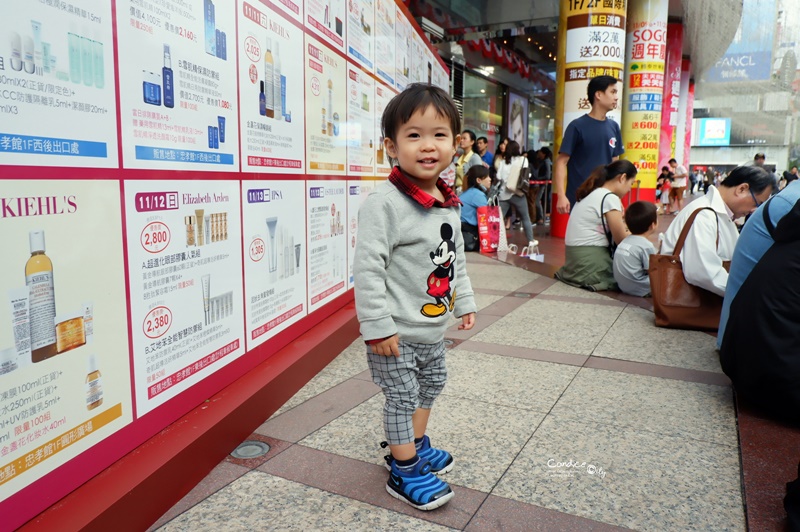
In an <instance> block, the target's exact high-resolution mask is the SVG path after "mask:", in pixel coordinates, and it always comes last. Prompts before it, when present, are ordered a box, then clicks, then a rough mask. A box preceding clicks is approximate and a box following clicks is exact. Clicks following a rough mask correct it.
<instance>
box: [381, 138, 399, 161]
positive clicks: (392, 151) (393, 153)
mask: <svg viewBox="0 0 800 532" xmlns="http://www.w3.org/2000/svg"><path fill="white" fill-rule="evenodd" d="M383 147H384V148H385V149H386V153H387V154H388V155H389V157H391V158H392V159H397V147H396V146H395V145H394V142H393V141H392V139H390V138H389V137H386V138H385V139H383Z"/></svg>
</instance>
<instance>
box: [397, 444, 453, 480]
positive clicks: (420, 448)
mask: <svg viewBox="0 0 800 532" xmlns="http://www.w3.org/2000/svg"><path fill="white" fill-rule="evenodd" d="M388 446H389V444H388V443H387V442H385V441H382V442H381V447H382V448H384V449H385V448H386V447H388ZM416 447H417V456H419V457H420V459H421V460H427V461H428V462H430V463H431V473H433V474H434V475H444V474H445V473H447V472H448V471H450V470H451V469H453V457H452V455H451V454H450V453H448V452H447V451H443V450H442V449H437V448H435V447H431V440H430V438H428V435H427V434H426V435H425V436H423V437H422V441H421V442H419V443H418V444H417V445H416ZM383 459H384V460H385V461H386V469H388V470H389V471H391V470H392V463H394V456H392V453H389V454H387V455H386V456H384V457H383Z"/></svg>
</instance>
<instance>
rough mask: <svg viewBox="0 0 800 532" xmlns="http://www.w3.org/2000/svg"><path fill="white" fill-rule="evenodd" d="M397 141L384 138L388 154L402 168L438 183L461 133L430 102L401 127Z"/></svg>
mask: <svg viewBox="0 0 800 532" xmlns="http://www.w3.org/2000/svg"><path fill="white" fill-rule="evenodd" d="M395 137H396V138H395V140H394V141H392V139H389V138H387V139H385V141H384V144H385V146H386V153H388V154H389V156H390V157H392V158H393V159H397V162H398V164H399V165H400V168H402V169H403V170H404V171H405V172H406V174H408V175H409V176H410V177H412V178H414V179H416V180H418V181H423V182H425V181H430V182H432V183H435V182H436V179H438V178H439V174H441V173H442V171H444V169H445V168H447V167H448V166H449V165H450V161H452V160H453V155H455V153H456V142H458V140H459V136H455V137H454V136H453V131H452V130H451V129H450V121H449V120H448V119H447V118H446V117H445V116H444V115H439V113H437V112H436V109H435V108H434V107H433V106H432V105H431V106H428V107H427V108H426V109H422V110H417V111H416V112H415V113H414V114H413V115H411V118H410V119H409V120H408V122H406V123H405V124H403V125H402V126H400V127H399V128H398V130H397V133H396V134H395Z"/></svg>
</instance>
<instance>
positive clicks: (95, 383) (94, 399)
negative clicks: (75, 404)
mask: <svg viewBox="0 0 800 532" xmlns="http://www.w3.org/2000/svg"><path fill="white" fill-rule="evenodd" d="M102 404H103V378H102V375H100V370H99V369H97V357H96V356H95V355H89V360H88V361H87V362H86V410H94V409H95V408H97V407H98V406H100V405H102Z"/></svg>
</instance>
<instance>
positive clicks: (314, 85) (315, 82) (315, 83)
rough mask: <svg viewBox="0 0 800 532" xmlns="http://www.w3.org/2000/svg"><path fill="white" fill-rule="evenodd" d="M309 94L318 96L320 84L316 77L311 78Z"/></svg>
mask: <svg viewBox="0 0 800 532" xmlns="http://www.w3.org/2000/svg"><path fill="white" fill-rule="evenodd" d="M311 92H312V94H314V96H319V92H320V84H319V79H318V78H317V77H316V76H314V77H313V78H311Z"/></svg>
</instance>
